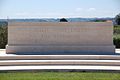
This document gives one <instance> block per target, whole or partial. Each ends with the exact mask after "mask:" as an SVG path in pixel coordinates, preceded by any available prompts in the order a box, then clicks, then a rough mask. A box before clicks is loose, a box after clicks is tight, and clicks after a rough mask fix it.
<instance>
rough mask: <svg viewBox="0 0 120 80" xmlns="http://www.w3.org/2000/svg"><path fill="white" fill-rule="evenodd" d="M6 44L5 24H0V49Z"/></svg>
mask: <svg viewBox="0 0 120 80" xmlns="http://www.w3.org/2000/svg"><path fill="white" fill-rule="evenodd" d="M6 44H7V22H0V49H4V48H5V46H6Z"/></svg>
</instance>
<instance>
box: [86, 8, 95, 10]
mask: <svg viewBox="0 0 120 80" xmlns="http://www.w3.org/2000/svg"><path fill="white" fill-rule="evenodd" d="M95 10H96V8H89V9H88V11H95Z"/></svg>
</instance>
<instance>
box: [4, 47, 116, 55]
mask: <svg viewBox="0 0 120 80" xmlns="http://www.w3.org/2000/svg"><path fill="white" fill-rule="evenodd" d="M6 53H15V54H18V55H24V54H26V55H89V54H90V55H109V54H115V47H114V46H30V45H29V46H26V45H24V46H18V45H17V46H11V45H10V46H9V45H8V46H6Z"/></svg>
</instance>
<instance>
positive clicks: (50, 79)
mask: <svg viewBox="0 0 120 80" xmlns="http://www.w3.org/2000/svg"><path fill="white" fill-rule="evenodd" d="M0 80H120V73H107V72H106V73H105V72H7V73H3V72H1V73H0Z"/></svg>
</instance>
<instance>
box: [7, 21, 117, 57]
mask: <svg viewBox="0 0 120 80" xmlns="http://www.w3.org/2000/svg"><path fill="white" fill-rule="evenodd" d="M6 53H15V54H33V55H34V54H39V55H63V54H64V55H80V54H90V55H92V54H114V53H115V47H114V45H113V25H112V22H56V23H52V22H9V24H8V45H7V46H6Z"/></svg>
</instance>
